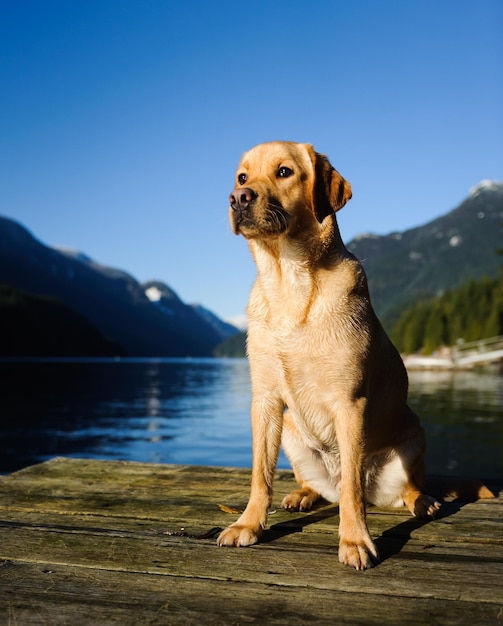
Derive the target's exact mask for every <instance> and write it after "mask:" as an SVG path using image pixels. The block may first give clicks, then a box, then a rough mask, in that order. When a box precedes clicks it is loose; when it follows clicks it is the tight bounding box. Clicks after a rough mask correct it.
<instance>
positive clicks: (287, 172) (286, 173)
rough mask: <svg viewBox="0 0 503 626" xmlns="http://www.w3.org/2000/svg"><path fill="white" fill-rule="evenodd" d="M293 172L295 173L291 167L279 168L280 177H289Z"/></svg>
mask: <svg viewBox="0 0 503 626" xmlns="http://www.w3.org/2000/svg"><path fill="white" fill-rule="evenodd" d="M292 174H293V170H291V169H290V168H289V167H280V168H279V170H278V177H279V178H288V177H289V176H291V175H292Z"/></svg>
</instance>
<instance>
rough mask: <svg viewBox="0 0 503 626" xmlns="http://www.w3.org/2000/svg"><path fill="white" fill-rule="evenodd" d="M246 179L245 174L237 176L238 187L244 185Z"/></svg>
mask: <svg viewBox="0 0 503 626" xmlns="http://www.w3.org/2000/svg"><path fill="white" fill-rule="evenodd" d="M246 178H247V176H246V174H240V175H239V176H238V183H239V184H240V185H244V184H245V183H246Z"/></svg>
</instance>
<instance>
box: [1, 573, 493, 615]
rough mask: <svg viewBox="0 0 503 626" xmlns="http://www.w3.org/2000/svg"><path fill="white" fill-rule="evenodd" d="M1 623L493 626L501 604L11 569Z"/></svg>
mask: <svg viewBox="0 0 503 626" xmlns="http://www.w3.org/2000/svg"><path fill="white" fill-rule="evenodd" d="M5 578H8V581H9V585H8V589H7V590H6V591H5V595H3V596H2V600H1V601H0V620H2V621H3V623H11V624H16V623H17V624H23V625H24V624H27V625H29V624H54V625H59V624H69V623H75V624H82V625H83V626H87V625H88V624H89V625H90V626H96V625H98V626H99V625H100V624H113V623H118V624H122V625H124V626H128V625H129V624H135V625H136V624H173V625H180V624H187V625H189V624H190V625H192V624H208V625H213V624H246V623H259V624H277V625H291V624H307V623H317V624H341V625H342V624H384V623H386V624H425V623H429V624H442V625H446V624H477V625H479V624H491V623H497V620H498V615H500V616H501V613H500V611H501V606H499V605H498V604H497V603H495V602H493V603H476V602H470V601H464V600H456V601H450V600H437V599H435V598H412V597H411V598H406V599H404V598H402V597H399V598H396V597H393V596H392V595H389V594H386V595H375V596H373V597H372V599H371V601H369V595H368V594H359V593H350V594H348V593H346V592H344V591H340V590H334V591H330V592H327V591H325V590H319V589H315V588H312V587H306V592H305V593H302V594H300V593H299V591H298V589H296V588H295V587H280V588H278V587H277V586H275V585H274V584H271V585H261V584H257V583H253V582H252V583H247V584H246V585H238V584H236V583H235V582H233V581H225V580H223V581H218V582H215V581H210V582H208V581H205V580H198V579H194V578H172V577H165V576H145V575H141V574H135V573H130V572H120V573H116V572H109V571H102V570H88V569H83V568H78V567H71V566H67V567H62V566H51V567H50V568H43V569H42V568H40V567H39V566H37V565H33V564H19V563H6V564H4V566H3V567H0V581H2V580H3V579H5Z"/></svg>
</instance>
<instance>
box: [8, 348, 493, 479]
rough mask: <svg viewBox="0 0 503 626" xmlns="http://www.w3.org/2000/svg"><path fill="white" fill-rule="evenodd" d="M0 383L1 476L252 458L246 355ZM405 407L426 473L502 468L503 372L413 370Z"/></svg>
mask: <svg viewBox="0 0 503 626" xmlns="http://www.w3.org/2000/svg"><path fill="white" fill-rule="evenodd" d="M0 385H1V393H0V446H1V455H0V472H4V473H5V472H10V471H13V470H16V469H19V468H22V467H25V466H27V465H30V464H33V463H36V462H39V461H43V460H46V459H48V458H51V457H54V456H75V457H92V458H100V459H124V460H130V461H143V462H155V463H184V464H185V463H187V464H197V465H230V466H237V467H249V466H250V465H251V432H250V425H249V406H250V399H251V394H250V383H249V369H248V363H247V361H246V360H239V359H192V360H182V359H180V360H177V359H156V360H151V359H149V360H121V361H65V362H62V361H44V362H40V361H39V362H9V363H6V362H3V363H0ZM410 404H411V406H412V407H413V408H414V409H415V410H416V411H417V412H419V414H420V415H421V417H422V422H423V425H424V426H425V428H426V431H427V435H428V452H427V467H428V471H429V472H430V473H449V474H471V475H477V476H481V477H488V478H489V477H501V476H502V475H503V378H502V377H501V376H498V375H495V374H490V373H472V372H457V373H443V372H442V373H438V372H435V373H430V372H423V373H411V374H410ZM279 466H280V467H283V468H287V467H289V465H288V461H287V460H286V458H285V457H284V456H283V455H282V456H281V457H280V461H279Z"/></svg>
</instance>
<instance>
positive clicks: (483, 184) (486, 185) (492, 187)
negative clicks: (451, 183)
mask: <svg viewBox="0 0 503 626" xmlns="http://www.w3.org/2000/svg"><path fill="white" fill-rule="evenodd" d="M501 188H503V183H501V182H499V181H496V180H489V179H488V178H484V180H481V181H480V183H478V185H475V186H474V187H472V188H471V189H470V196H472V197H473V196H478V195H479V193H481V192H482V191H496V190H497V189H501Z"/></svg>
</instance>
